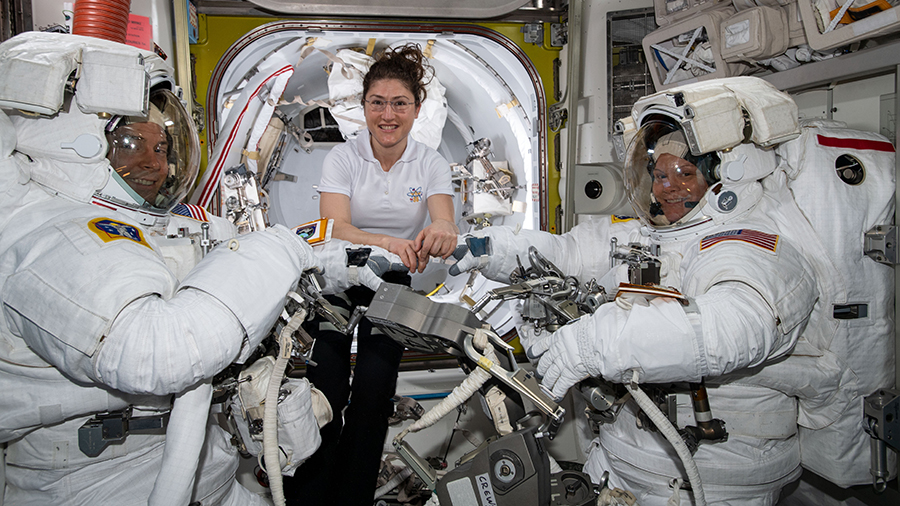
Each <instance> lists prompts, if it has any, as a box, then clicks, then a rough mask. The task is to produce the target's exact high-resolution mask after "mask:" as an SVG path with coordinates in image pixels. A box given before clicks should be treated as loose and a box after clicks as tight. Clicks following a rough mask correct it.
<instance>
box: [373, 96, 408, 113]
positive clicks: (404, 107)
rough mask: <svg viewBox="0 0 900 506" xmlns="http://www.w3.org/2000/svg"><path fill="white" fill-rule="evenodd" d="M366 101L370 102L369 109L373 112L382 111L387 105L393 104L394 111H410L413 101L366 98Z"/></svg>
mask: <svg viewBox="0 0 900 506" xmlns="http://www.w3.org/2000/svg"><path fill="white" fill-rule="evenodd" d="M364 102H365V103H367V104H369V109H370V110H371V111H372V112H381V111H383V110H384V108H385V107H387V106H389V105H390V106H391V109H393V111H394V112H396V113H400V114H403V113H405V112H408V111H409V108H410V107H412V105H413V104H412V102H410V101H409V100H379V99H377V98H376V99H375V100H364Z"/></svg>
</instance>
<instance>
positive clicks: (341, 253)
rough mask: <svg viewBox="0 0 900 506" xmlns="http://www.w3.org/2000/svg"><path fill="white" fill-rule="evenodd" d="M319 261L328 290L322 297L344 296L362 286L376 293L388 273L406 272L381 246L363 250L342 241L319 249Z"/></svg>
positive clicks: (325, 287)
mask: <svg viewBox="0 0 900 506" xmlns="http://www.w3.org/2000/svg"><path fill="white" fill-rule="evenodd" d="M314 251H315V253H316V257H318V259H319V261H320V262H321V263H322V271H321V272H322V276H323V277H324V278H325V286H324V287H323V290H322V293H323V294H325V295H331V294H335V293H341V292H343V291H345V290H347V289H348V288H350V287H351V286H358V285H363V286H365V287H367V288H369V289H371V290H373V291H377V290H378V288H379V287H380V286H381V283H383V282H384V281H383V280H382V279H381V276H382V275H383V274H384V273H386V272H388V271H401V272H405V271H407V270H408V269H407V268H406V266H405V265H403V261H402V260H400V257H399V256H397V255H395V254H393V253H391V252H390V251H388V250H386V249H383V248H379V247H378V246H368V245H366V246H361V245H358V244H352V243H350V242H348V241H343V240H340V239H332V240H331V241H329V242H327V243H325V244H322V245H320V246H316V247H315V248H314Z"/></svg>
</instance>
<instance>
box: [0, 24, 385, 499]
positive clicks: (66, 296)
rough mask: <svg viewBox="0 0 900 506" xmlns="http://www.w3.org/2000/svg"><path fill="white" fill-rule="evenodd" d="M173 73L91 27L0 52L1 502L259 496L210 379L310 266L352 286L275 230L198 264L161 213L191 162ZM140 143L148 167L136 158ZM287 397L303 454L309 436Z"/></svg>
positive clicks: (25, 40)
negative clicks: (249, 483)
mask: <svg viewBox="0 0 900 506" xmlns="http://www.w3.org/2000/svg"><path fill="white" fill-rule="evenodd" d="M167 69H168V67H167V66H166V65H165V64H164V62H163V61H162V60H161V59H159V57H157V56H156V55H155V54H152V53H149V52H144V51H140V50H138V49H136V48H132V47H129V46H125V45H121V44H116V43H111V42H107V41H103V40H98V39H92V38H87V37H79V36H71V35H61V34H48V33H39V32H28V33H25V34H22V35H19V36H17V37H14V38H12V39H9V40H7V41H5V42H3V44H0V107H2V108H0V302H2V312H3V314H2V318H0V383H2V384H3V385H4V394H3V396H2V400H0V442H2V443H3V444H4V447H5V451H4V460H3V462H2V463H3V466H0V470H2V469H3V468H4V467H5V486H4V487H3V493H2V494H0V498H2V501H0V503H2V504H4V505H5V506H10V505H22V504H31V505H47V504H61V505H62V504H73V505H74V504H120V505H126V504H147V503H148V502H149V503H150V504H188V503H190V502H192V501H197V504H242V505H244V504H264V503H263V502H262V499H261V498H260V497H258V496H256V495H254V494H252V493H250V492H249V491H248V490H246V489H244V488H243V487H242V486H241V485H239V484H238V483H237V482H236V480H235V472H236V469H237V465H238V462H237V450H236V449H235V448H234V447H233V445H232V444H231V442H230V439H231V438H230V435H229V434H227V433H226V432H225V431H223V430H222V429H221V428H219V427H218V426H217V425H216V424H214V423H211V422H209V421H208V413H209V402H210V396H211V393H212V387H211V380H212V377H213V376H214V375H215V374H217V373H218V372H220V371H222V370H223V369H224V368H225V367H226V366H228V365H229V364H231V363H233V362H235V361H242V360H245V359H246V358H247V356H248V354H249V353H250V352H252V351H253V350H254V349H256V347H257V345H258V344H259V343H260V341H261V340H262V339H263V338H264V337H265V336H266V335H268V333H269V332H270V330H271V329H272V327H273V324H274V323H275V321H276V319H277V318H278V317H279V315H280V314H281V313H282V311H283V308H284V302H285V296H286V294H287V293H288V292H289V291H290V290H292V289H293V288H294V286H295V285H296V284H297V281H298V279H299V278H300V276H301V274H302V273H303V272H304V271H306V270H307V269H310V268H314V267H325V271H326V273H325V274H326V281H327V280H328V279H329V277H328V271H331V272H332V274H333V275H334V276H336V277H335V278H334V279H335V283H334V284H339V283H346V278H347V275H346V273H345V272H343V271H345V270H346V267H345V264H344V263H342V262H341V261H340V260H341V259H340V258H339V256H336V255H332V257H333V259H330V260H328V261H327V265H322V261H321V260H320V259H318V258H317V257H316V255H315V254H314V253H313V251H312V248H311V247H310V246H309V245H308V244H307V243H306V242H305V241H304V240H302V239H301V238H299V237H298V236H297V235H295V234H294V233H292V232H291V231H290V230H288V229H286V228H284V227H281V226H276V227H272V228H269V229H267V230H265V231H261V232H255V233H252V234H247V235H245V236H240V237H236V238H231V235H232V228H231V227H230V226H228V225H227V224H226V225H225V226H220V225H221V224H217V223H213V224H212V226H211V227H210V239H211V240H219V241H221V244H220V245H219V246H218V247H215V248H213V249H212V250H211V251H209V252H208V254H206V255H205V256H203V255H202V253H203V251H202V250H203V249H205V248H206V244H205V239H206V238H205V236H198V235H197V234H198V232H199V233H202V232H203V231H202V230H199V229H200V226H201V221H197V220H189V219H186V218H185V219H182V218H179V217H173V216H170V215H169V214H168V212H169V210H170V209H171V208H172V207H173V206H174V205H176V204H177V203H178V202H179V201H180V200H181V199H182V198H183V197H184V196H185V194H186V193H187V191H188V190H189V189H190V186H191V184H192V183H193V181H194V179H195V177H196V170H197V165H198V161H199V153H198V151H197V148H198V143H197V137H196V132H195V131H194V129H193V126H192V123H191V120H190V119H189V117H188V116H187V114H186V113H185V111H184V109H183V108H182V107H181V105H180V103H179V101H178V99H177V98H176V96H175V95H174V94H172V93H171V92H170V91H169V90H171V89H172V88H171V86H167V85H166V83H165V81H166V79H165V78H164V77H165V74H166V73H169V74H170V73H171V72H168V71H167ZM160 83H162V86H161V87H157V85H158V84H160ZM73 89H74V92H72V91H71V90H73ZM123 129H124V130H126V131H123ZM108 148H110V149H108ZM117 149H118V150H119V151H123V150H124V151H125V153H124V154H123V153H122V152H119V153H117V152H116V150H117ZM144 152H147V153H151V155H150V158H154V157H155V158H156V160H155V161H151V162H146V163H144V162H141V163H140V164H139V163H137V162H133V161H128V156H132V157H133V158H135V157H139V156H141V155H142V153H144ZM118 155H121V156H118ZM123 156H124V158H123ZM107 157H108V159H107ZM111 162H112V165H111ZM154 171H157V172H159V174H157V173H156V172H154ZM129 178H135V180H133V181H129ZM179 232H180V233H179ZM191 235H194V236H195V237H194V241H193V242H192V240H191ZM201 256H202V259H200V257H201ZM194 264H196V265H194ZM329 267H330V268H329ZM366 274H367V275H368V274H370V273H368V272H366ZM359 278H360V279H361V280H369V281H370V280H371V279H373V278H374V276H359ZM335 288H336V289H338V290H340V289H342V287H341V286H336V287H335ZM296 388H299V389H302V390H303V391H302V392H300V394H303V395H302V396H301V397H303V398H304V399H306V400H307V402H306V403H305V404H301V405H300V406H299V409H297V410H296V413H295V414H296V419H295V420H293V422H294V423H293V425H294V426H295V427H301V428H303V429H304V430H303V431H302V433H301V434H299V436H298V438H297V440H296V441H299V442H300V444H301V446H303V445H305V447H302V448H299V449H295V450H296V451H297V452H298V454H297V455H295V457H296V458H303V455H301V454H306V455H308V454H309V453H311V452H312V451H314V450H315V448H316V447H317V445H318V441H319V439H318V427H317V421H316V418H315V415H316V413H314V410H313V408H312V403H311V402H309V398H310V390H311V388H310V386H309V384H307V383H305V382H303V383H301V384H299V385H296V384H295V389H296ZM173 396H174V399H175V400H174V407H173ZM296 441H295V442H296ZM3 476H4V473H0V478H2V477H3ZM0 484H2V480H0Z"/></svg>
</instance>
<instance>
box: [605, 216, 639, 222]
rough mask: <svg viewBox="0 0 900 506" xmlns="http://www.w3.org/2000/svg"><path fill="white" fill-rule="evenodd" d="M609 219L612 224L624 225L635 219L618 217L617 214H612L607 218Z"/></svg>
mask: <svg viewBox="0 0 900 506" xmlns="http://www.w3.org/2000/svg"><path fill="white" fill-rule="evenodd" d="M609 219H610V221H611V222H612V223H624V222H626V221H631V220H636V219H637V218H635V217H633V216H620V215H618V214H612V215H610V216H609Z"/></svg>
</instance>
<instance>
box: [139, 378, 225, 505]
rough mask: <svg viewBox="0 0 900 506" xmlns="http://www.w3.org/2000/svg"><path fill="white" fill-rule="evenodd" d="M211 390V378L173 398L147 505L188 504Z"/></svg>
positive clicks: (198, 461) (203, 434)
mask: <svg viewBox="0 0 900 506" xmlns="http://www.w3.org/2000/svg"><path fill="white" fill-rule="evenodd" d="M212 391H213V388H212V379H211V378H210V379H208V380H206V381H203V382H202V383H197V384H196V385H195V386H194V387H193V388H191V389H190V390H186V391H184V392H181V393H179V394H178V395H176V396H175V402H174V403H172V411H171V413H170V414H169V424H168V427H167V428H166V446H165V448H164V449H163V456H162V465H161V467H160V470H159V475H157V477H156V482H154V483H153V490H152V491H151V492H150V497H149V498H148V499H147V504H148V505H149V506H157V505H159V506H169V505H172V504H188V503H190V502H191V494H192V493H193V490H194V477H195V476H196V474H197V465H199V463H200V451H201V450H202V449H203V442H204V441H206V422H207V419H208V418H209V403H210V401H211V400H212Z"/></svg>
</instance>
